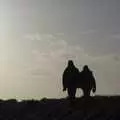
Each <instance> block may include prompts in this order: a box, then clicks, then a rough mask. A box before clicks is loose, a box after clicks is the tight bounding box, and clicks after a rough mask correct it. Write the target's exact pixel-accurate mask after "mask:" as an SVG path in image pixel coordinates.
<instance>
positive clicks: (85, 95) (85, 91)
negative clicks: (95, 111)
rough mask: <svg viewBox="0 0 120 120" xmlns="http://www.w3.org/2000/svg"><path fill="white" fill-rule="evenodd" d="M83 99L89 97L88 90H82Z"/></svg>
mask: <svg viewBox="0 0 120 120" xmlns="http://www.w3.org/2000/svg"><path fill="white" fill-rule="evenodd" d="M83 93H84V97H87V98H88V97H90V89H83Z"/></svg>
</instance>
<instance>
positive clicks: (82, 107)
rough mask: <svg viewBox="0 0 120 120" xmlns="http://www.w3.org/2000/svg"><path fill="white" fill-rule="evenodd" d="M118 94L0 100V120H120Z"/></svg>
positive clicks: (119, 98) (119, 99)
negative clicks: (69, 98) (73, 97)
mask: <svg viewBox="0 0 120 120" xmlns="http://www.w3.org/2000/svg"><path fill="white" fill-rule="evenodd" d="M119 112H120V97H119V96H116V97H115V96H114V97H107V96H106V97H105V96H95V97H89V99H85V97H81V98H76V99H75V102H74V105H71V104H70V101H69V100H68V99H47V98H45V99H42V100H40V101H39V100H24V101H21V102H18V101H17V100H6V101H3V100H0V120H120V114H119Z"/></svg>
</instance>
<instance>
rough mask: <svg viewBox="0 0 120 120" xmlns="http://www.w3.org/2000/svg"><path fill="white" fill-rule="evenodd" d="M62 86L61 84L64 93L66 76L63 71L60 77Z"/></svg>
mask: <svg viewBox="0 0 120 120" xmlns="http://www.w3.org/2000/svg"><path fill="white" fill-rule="evenodd" d="M62 84H63V91H66V75H65V71H64V72H63V76H62Z"/></svg>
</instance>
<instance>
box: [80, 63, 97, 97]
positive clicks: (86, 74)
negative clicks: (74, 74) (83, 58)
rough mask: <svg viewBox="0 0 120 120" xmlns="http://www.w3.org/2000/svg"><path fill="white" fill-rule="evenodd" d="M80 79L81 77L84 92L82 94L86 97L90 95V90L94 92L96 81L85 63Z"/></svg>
mask: <svg viewBox="0 0 120 120" xmlns="http://www.w3.org/2000/svg"><path fill="white" fill-rule="evenodd" d="M80 79H82V81H83V82H82V83H81V84H82V85H81V86H82V89H83V92H84V96H85V97H88V96H90V92H91V90H92V91H93V93H95V91H96V82H95V78H94V76H93V73H92V71H91V70H90V69H89V68H88V66H87V65H85V66H84V67H83V70H82V71H81V73H80Z"/></svg>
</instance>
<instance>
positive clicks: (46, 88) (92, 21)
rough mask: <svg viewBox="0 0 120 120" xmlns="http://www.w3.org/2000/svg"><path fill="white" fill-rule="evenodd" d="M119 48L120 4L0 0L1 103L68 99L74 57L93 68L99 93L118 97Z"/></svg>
mask: <svg viewBox="0 0 120 120" xmlns="http://www.w3.org/2000/svg"><path fill="white" fill-rule="evenodd" d="M119 46H120V1H119V0H0V99H10V98H16V99H31V98H34V99H41V98H43V97H47V98H61V97H65V96H66V95H67V93H63V92H62V74H63V71H64V69H65V67H66V66H67V61H68V60H69V59H72V60H73V61H74V63H75V65H76V67H78V68H79V70H80V71H81V70H82V67H83V66H84V65H86V64H87V65H88V66H89V67H90V69H91V70H92V71H93V74H94V75H95V78H96V84H97V91H96V94H99V95H118V94H120V72H119V70H120V47H119ZM81 94H82V93H81V91H79V92H78V95H79V96H80V95H81Z"/></svg>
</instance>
